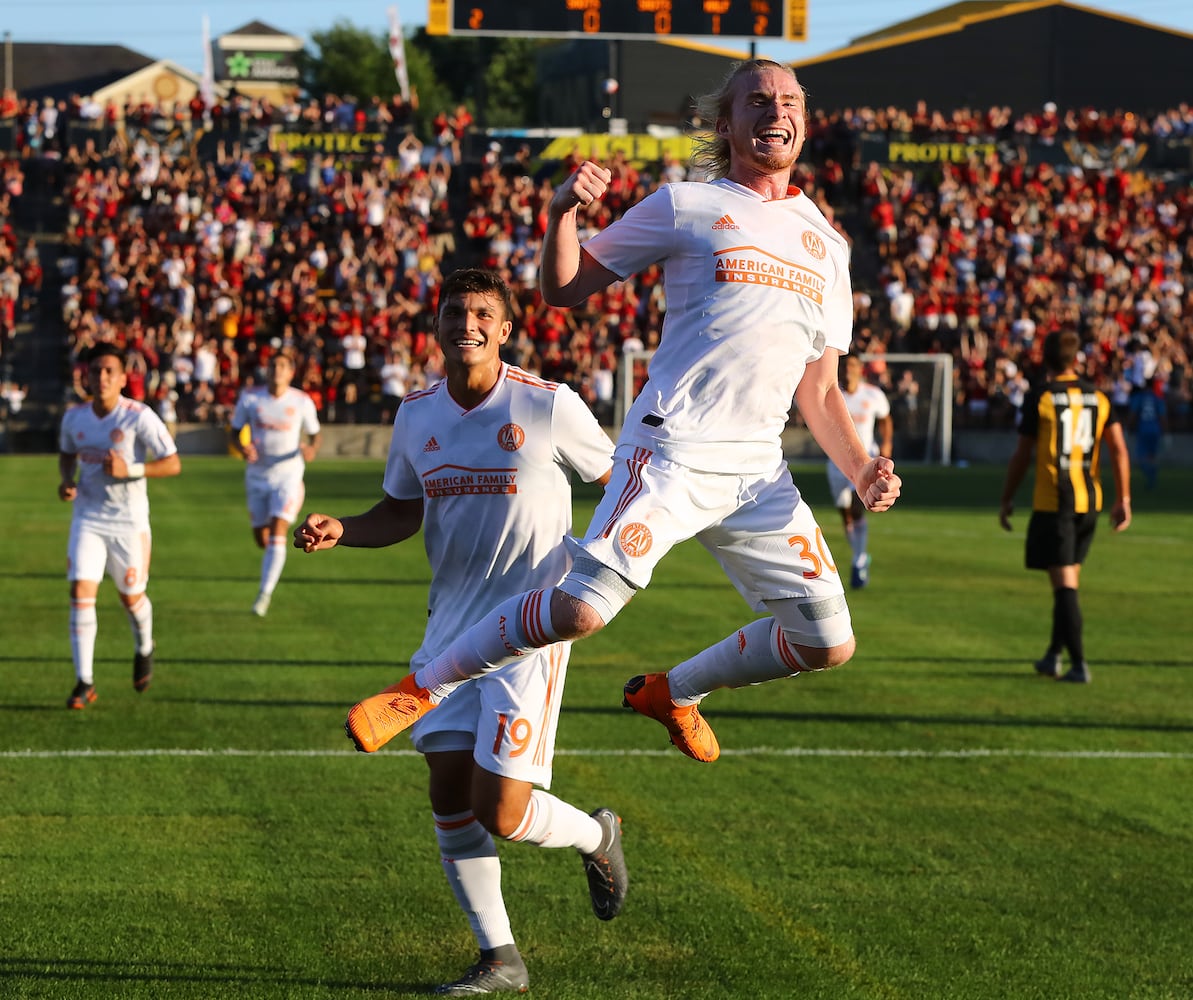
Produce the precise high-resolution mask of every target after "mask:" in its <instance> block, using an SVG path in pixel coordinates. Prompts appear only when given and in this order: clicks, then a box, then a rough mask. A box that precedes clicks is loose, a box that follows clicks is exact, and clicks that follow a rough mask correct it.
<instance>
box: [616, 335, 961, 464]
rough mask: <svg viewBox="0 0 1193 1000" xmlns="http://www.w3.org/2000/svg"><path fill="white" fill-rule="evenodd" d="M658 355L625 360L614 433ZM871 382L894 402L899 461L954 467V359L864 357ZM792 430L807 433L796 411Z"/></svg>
mask: <svg viewBox="0 0 1193 1000" xmlns="http://www.w3.org/2000/svg"><path fill="white" fill-rule="evenodd" d="M653 354H654V352H653V351H634V352H630V353H627V354H625V355H623V356H622V359H621V364H620V367H619V370H618V377H617V394H616V398H615V400H614V413H613V422H614V430H616V431H620V430H621V425H622V423H623V422H624V420H625V415H626V413H627V412H628V411H629V409H630V404H631V403H632V402H633V401H634V398H635V397H636V396H637V395H638V393H639V391H641V389H642V386H643V384H644V383H645V382H646V374H647V368H648V366H649V364H650V359H651V356H652V355H653ZM861 358H862V361H864V362H865V364H866V377H867V378H868V379H869V380H870V381H871V382H873V383H874V384H875V385H877V386H878V387H879V388H880V389H882V390H883V391H884V392H885V393H886V394H887V398H888V399H889V400H890V402H891V419H892V421H893V422H894V429H895V448H894V452H895V458H896V460H902V461H905V462H925V463H938V464H940V465H949V464H950V463H951V462H952V455H953V358H952V355H949V354H863V355H861ZM788 427H789V429H798V428H800V427H802V421H801V420H800V418H799V414H798V412H797V411H796V410H794V409H793V410H792V415H791V420H790V423H789V424H788Z"/></svg>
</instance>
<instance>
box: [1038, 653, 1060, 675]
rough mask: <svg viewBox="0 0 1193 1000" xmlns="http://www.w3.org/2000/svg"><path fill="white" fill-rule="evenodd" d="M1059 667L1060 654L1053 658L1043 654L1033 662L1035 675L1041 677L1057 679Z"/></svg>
mask: <svg viewBox="0 0 1193 1000" xmlns="http://www.w3.org/2000/svg"><path fill="white" fill-rule="evenodd" d="M1060 667H1061V661H1060V653H1057V654H1056V655H1055V656H1052V655H1050V654H1048V653H1045V654H1044V655H1043V656H1042V657H1041V658H1040V659H1038V660H1036V662H1035V668H1036V673H1037V674H1039V675H1040V676H1041V677H1059V676H1060Z"/></svg>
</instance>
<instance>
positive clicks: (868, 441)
mask: <svg viewBox="0 0 1193 1000" xmlns="http://www.w3.org/2000/svg"><path fill="white" fill-rule="evenodd" d="M841 395H842V396H844V397H845V407H846V409H848V410H849V415H850V416H851V417H852V418H853V426H854V427H856V428H857V436H858V437H859V438H861V439H862V444H863V445H864V446H865V449H866V454H867V455H871V456H874V455H877V454H878V442H877V441H875V440H874V425H875V424H876V423H877V422H878V421H879V420H882V419H884V418H886V417H889V416H890V415H891V404H890V401H889V400H888V399H887V398H886V393H885V392H883V391H882V390H881V389H879V388H878V386H876V385H871V384H870V383H869V382H861V383H859V385H858V387H857V388H856V389H855V390H854V391H853V392H846V391H845V389H844V388H842V390H841Z"/></svg>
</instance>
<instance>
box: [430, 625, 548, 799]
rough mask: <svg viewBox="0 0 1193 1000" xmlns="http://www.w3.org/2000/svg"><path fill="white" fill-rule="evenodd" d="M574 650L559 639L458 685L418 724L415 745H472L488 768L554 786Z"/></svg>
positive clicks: (443, 748)
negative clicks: (557, 734) (557, 746)
mask: <svg viewBox="0 0 1193 1000" xmlns="http://www.w3.org/2000/svg"><path fill="white" fill-rule="evenodd" d="M570 654H571V643H568V642H557V643H554V644H553V645H550V646H546V647H544V648H543V649H540V650H538V651H536V652H534V653H527V654H526V655H525V656H524V657H522V658H521V659H519V660H517V661H516V662H514V663H511V664H509V665H508V666H505V667H502V668H501V669H500V670H496V671H494V672H493V673H491V674H484V675H482V676H480V677H477V678H476V679H475V680H473V681H470V682H469V683H467V684H462V685H460V687H458V688H456V690H455V691H453V692H452V693H451V694H450V695H448V696H447V698H445V699H444V700H443V701H442V702H440V703H439V707H438V708H436V709H435V710H434V711H431V712H428V713H427V714H426V715H424V716H423V717H422V718H421V719H419V720H418V722H416V723H415V724H414V726H413V728H412V729H411V730H410V738H411V740H412V742H413V743H414V748H415V749H416V750H417V751H418V752H419V753H424V754H425V753H435V752H443V751H449V750H472V751H473V757H474V759H475V760H476V762H477V764H478V765H479V766H480V767H482V768H484V769H485V770H486V771H490V772H492V773H493V774H499V775H501V776H503V777H506V778H512V779H514V780H515V781H529V782H531V783H532V784H535V785H539V786H540V787H542V788H550V787H551V766H552V763H553V761H554V759H555V732H556V730H557V729H558V727H559V705H560V701H561V700H562V698H563V682H564V678H565V677H566V676H567V664H568V657H569V656H570ZM417 666H418V665H417V664H414V663H411V669H412V670H413V669H417Z"/></svg>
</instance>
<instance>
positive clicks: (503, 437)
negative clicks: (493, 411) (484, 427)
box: [497, 424, 526, 451]
mask: <svg viewBox="0 0 1193 1000" xmlns="http://www.w3.org/2000/svg"><path fill="white" fill-rule="evenodd" d="M525 441H526V432H525V431H524V430H522V428H521V427H519V426H518V425H517V424H506V425H505V426H504V427H502V428H501V430H499V431H498V432H497V443H498V444H499V445H501V447H502V448H504V449H505V450H506V451H517V450H518V449H519V448H521V447H522V444H523V443H524V442H525Z"/></svg>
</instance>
